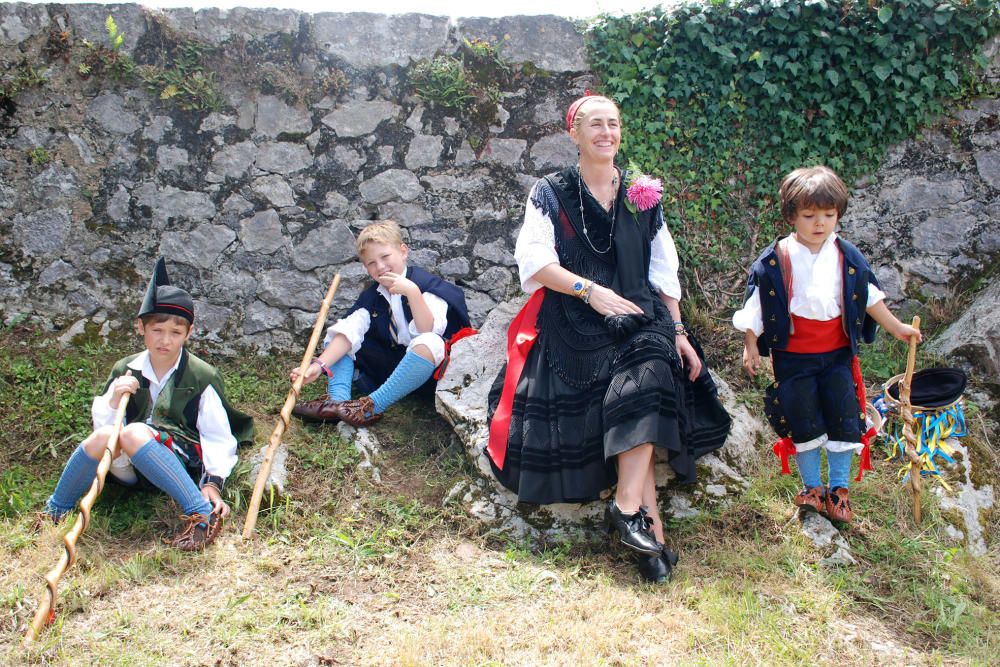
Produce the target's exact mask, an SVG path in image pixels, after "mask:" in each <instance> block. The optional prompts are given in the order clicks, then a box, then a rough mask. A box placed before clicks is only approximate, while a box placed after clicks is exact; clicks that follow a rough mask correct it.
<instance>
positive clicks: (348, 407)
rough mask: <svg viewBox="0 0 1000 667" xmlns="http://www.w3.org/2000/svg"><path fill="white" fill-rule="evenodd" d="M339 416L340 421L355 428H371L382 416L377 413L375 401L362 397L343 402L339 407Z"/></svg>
mask: <svg viewBox="0 0 1000 667" xmlns="http://www.w3.org/2000/svg"><path fill="white" fill-rule="evenodd" d="M337 416H338V417H340V420H341V421H343V422H345V423H347V424H350V425H351V426H355V427H358V428H360V427H363V426H371V425H372V424H374V423H375V422H377V421H378V420H380V419H382V415H381V414H378V413H376V412H375V401H373V400H372V399H371V397H370V396H362V397H361V398H358V399H355V400H353V401H341V403H340V405H339V406H337Z"/></svg>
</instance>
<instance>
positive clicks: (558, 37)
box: [457, 16, 590, 72]
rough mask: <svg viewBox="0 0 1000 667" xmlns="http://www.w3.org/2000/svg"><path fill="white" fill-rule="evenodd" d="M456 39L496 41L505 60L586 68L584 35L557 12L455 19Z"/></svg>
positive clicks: (559, 68)
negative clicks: (456, 27) (551, 14)
mask: <svg viewBox="0 0 1000 667" xmlns="http://www.w3.org/2000/svg"><path fill="white" fill-rule="evenodd" d="M457 23H458V37H459V39H462V38H464V39H481V40H485V41H487V42H489V43H491V44H494V45H497V46H498V47H499V50H500V56H501V57H502V58H503V59H504V60H506V61H507V62H512V63H522V62H529V63H531V64H532V65H534V66H536V67H538V68H540V69H544V70H548V71H550V72H584V71H587V70H589V69H590V65H589V63H588V60H587V49H586V45H585V44H584V36H583V33H582V32H581V30H580V29H579V28H578V27H577V25H576V23H574V22H573V21H571V20H570V19H566V18H562V17H558V16H505V17H502V18H463V19H459V20H458V22H457Z"/></svg>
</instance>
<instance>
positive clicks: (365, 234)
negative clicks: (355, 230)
mask: <svg viewBox="0 0 1000 667" xmlns="http://www.w3.org/2000/svg"><path fill="white" fill-rule="evenodd" d="M369 243H384V244H386V245H397V246H398V245H403V233H402V232H401V231H400V229H399V225H398V224H397V223H396V221H395V220H380V221H378V222H373V223H372V224H370V225H368V226H367V227H365V228H364V229H362V230H361V233H360V234H358V240H357V242H356V243H355V246H356V247H357V250H358V254H359V255H360V254H361V251H362V250H364V249H365V246H366V245H368V244H369Z"/></svg>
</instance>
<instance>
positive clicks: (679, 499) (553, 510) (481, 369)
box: [435, 299, 765, 540]
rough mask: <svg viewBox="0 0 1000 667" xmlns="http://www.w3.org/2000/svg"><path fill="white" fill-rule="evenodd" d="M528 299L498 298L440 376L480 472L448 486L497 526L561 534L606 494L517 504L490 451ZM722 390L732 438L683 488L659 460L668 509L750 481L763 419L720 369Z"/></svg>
mask: <svg viewBox="0 0 1000 667" xmlns="http://www.w3.org/2000/svg"><path fill="white" fill-rule="evenodd" d="M523 301H524V300H523V299H521V300H517V301H514V302H506V303H502V304H500V305H498V306H496V307H495V308H494V309H493V311H492V312H491V313H490V314H489V316H488V317H487V318H486V321H485V322H484V323H483V325H482V327H481V328H480V330H479V335H477V336H472V337H470V338H465V339H463V340H460V341H458V342H457V343H456V344H455V346H454V347H453V348H452V357H451V362H450V364H449V365H448V370H447V372H446V373H445V375H444V377H443V378H441V380H440V381H439V382H438V386H437V393H436V395H435V402H436V404H437V410H438V412H439V413H440V414H441V415H442V416H443V417H444V418H445V419H446V420H448V422H449V423H450V424H451V425H452V426H453V427H454V429H455V433H456V434H457V435H458V437H459V439H460V440H461V441H462V443H463V445H464V447H465V450H466V454H467V455H468V456H469V458H470V459H471V460H472V462H473V464H474V466H475V468H476V470H477V471H478V472H479V475H478V476H477V477H476V478H475V479H473V480H470V481H467V482H460V483H459V484H458V485H457V486H456V487H455V488H454V489H452V491H451V492H450V493H449V495H448V498H449V500H450V501H452V502H459V503H460V504H461V505H462V506H463V507H464V508H465V509H466V511H467V512H469V513H470V514H471V515H473V516H475V517H477V518H478V519H480V520H481V521H483V522H484V523H486V524H487V525H488V526H489V527H490V528H491V529H494V530H498V531H500V532H504V533H507V534H511V535H516V536H518V537H526V538H530V539H542V540H545V539H560V538H562V537H563V536H565V535H567V534H575V533H577V532H578V531H579V529H580V528H584V529H588V530H590V529H596V527H597V520H598V518H599V517H600V516H601V513H602V512H603V505H602V503H600V502H594V503H584V504H556V505H542V506H539V505H528V504H519V503H518V502H517V497H516V496H515V494H513V493H511V492H510V491H508V490H507V489H505V488H504V487H503V486H502V485H500V484H499V482H497V481H496V478H495V477H494V476H493V473H492V470H491V468H490V463H489V460H488V459H487V457H486V454H485V447H486V443H487V441H488V439H489V425H488V424H487V421H486V413H487V395H488V394H489V390H490V387H491V386H492V384H493V381H494V379H495V378H496V375H497V373H498V372H499V370H500V368H501V367H502V366H503V364H504V362H505V360H506V356H505V355H506V340H507V327H508V325H509V323H510V321H511V320H512V319H513V317H514V315H516V314H517V311H518V310H519V308H520V307H521V304H522V303H523ZM716 382H718V383H719V390H720V397H721V398H722V400H723V403H724V404H725V405H726V409H727V410H729V411H730V414H732V416H733V421H734V423H733V430H732V433H731V434H730V436H729V440H728V441H727V444H726V446H725V447H724V448H723V449H722V450H721V451H720V452H718V453H717V454H711V455H708V456H704V457H702V458H701V459H699V461H698V464H699V465H698V467H699V480H698V482H697V483H696V484H695V485H694V486H693V487H691V488H687V489H685V490H684V491H683V492H678V491H676V490H675V489H674V488H673V487H670V486H666V485H667V484H668V482H669V481H670V480H671V479H673V478H674V475H673V472H672V471H671V470H670V468H669V466H668V465H666V464H665V463H663V462H658V463H657V466H656V468H657V480H658V482H659V483H660V484H661V485H664V486H661V487H660V488H659V494H660V501H661V511H662V512H663V514H664V515H665V516H668V517H670V516H683V515H688V514H690V513H692V512H697V511H698V510H697V507H698V506H700V504H701V503H702V502H705V501H707V502H715V501H718V500H719V499H724V498H726V497H727V496H729V495H730V491H732V490H737V489H739V490H741V489H742V488H743V487H744V486H745V484H746V482H745V480H744V478H743V474H742V472H741V471H744V470H747V468H748V467H749V466H750V464H751V462H752V461H753V460H754V459H755V458H756V453H755V452H756V445H757V442H758V441H759V440H760V439H761V437H763V436H764V433H765V426H764V424H763V423H762V422H761V421H760V420H759V419H758V418H756V417H754V416H753V415H751V414H750V413H749V412H748V411H747V409H746V408H745V407H744V406H742V405H741V404H739V403H737V402H736V398H735V395H734V394H733V392H732V391H731V390H730V389H729V387H728V386H727V385H726V384H725V383H724V382H723V381H722V380H721V379H720V378H718V377H716Z"/></svg>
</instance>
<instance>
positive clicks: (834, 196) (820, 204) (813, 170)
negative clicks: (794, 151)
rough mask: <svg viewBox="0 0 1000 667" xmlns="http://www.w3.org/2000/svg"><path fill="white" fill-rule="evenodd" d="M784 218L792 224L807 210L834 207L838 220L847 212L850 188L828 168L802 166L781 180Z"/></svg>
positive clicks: (782, 215) (782, 214) (779, 191)
mask: <svg viewBox="0 0 1000 667" xmlns="http://www.w3.org/2000/svg"><path fill="white" fill-rule="evenodd" d="M778 194H779V196H780V197H781V217H783V218H784V219H785V222H791V221H792V218H794V217H795V214H796V213H798V212H799V211H801V210H802V209H806V208H835V209H837V218H838V219H839V218H840V217H842V216H843V215H844V211H846V210H847V197H848V193H847V186H846V185H844V182H843V181H842V180H840V176H837V174H836V172H834V171H833V169H830V168H829V167H824V166H823V165H819V166H816V167H802V168H800V169H796V170H795V171H793V172H792V173H790V174H789V175H788V176H785V178H784V180H782V181H781V188H780V189H779V190H778Z"/></svg>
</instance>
